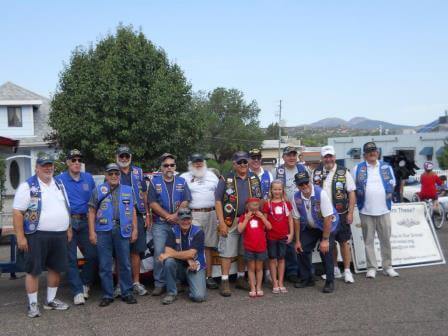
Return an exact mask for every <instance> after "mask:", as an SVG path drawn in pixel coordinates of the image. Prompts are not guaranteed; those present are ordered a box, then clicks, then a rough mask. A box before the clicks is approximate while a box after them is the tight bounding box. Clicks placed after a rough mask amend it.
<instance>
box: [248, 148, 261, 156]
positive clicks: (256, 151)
mask: <svg viewBox="0 0 448 336" xmlns="http://www.w3.org/2000/svg"><path fill="white" fill-rule="evenodd" d="M249 156H250V157H254V156H260V157H261V150H260V149H258V148H253V149H251V150H250V151H249Z"/></svg>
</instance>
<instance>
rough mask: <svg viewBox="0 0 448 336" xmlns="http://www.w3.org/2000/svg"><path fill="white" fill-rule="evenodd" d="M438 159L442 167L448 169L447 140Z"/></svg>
mask: <svg viewBox="0 0 448 336" xmlns="http://www.w3.org/2000/svg"><path fill="white" fill-rule="evenodd" d="M437 161H438V162H439V167H440V169H443V170H445V169H448V143H447V142H446V141H445V145H444V146H443V152H442V154H441V155H439V156H438V157H437Z"/></svg>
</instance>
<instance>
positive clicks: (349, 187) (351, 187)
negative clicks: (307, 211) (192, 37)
mask: <svg viewBox="0 0 448 336" xmlns="http://www.w3.org/2000/svg"><path fill="white" fill-rule="evenodd" d="M336 168H337V165H334V167H333V168H332V169H331V170H329V171H328V174H327V176H326V177H325V180H324V183H323V189H324V190H325V192H326V193H327V195H328V197H329V198H330V202H333V177H334V174H335V173H336ZM323 169H324V171H326V170H325V167H324V168H323ZM345 180H346V184H345V190H346V191H347V192H351V191H355V190H356V184H355V181H354V180H353V177H352V175H351V174H350V172H349V171H348V170H346V171H345Z"/></svg>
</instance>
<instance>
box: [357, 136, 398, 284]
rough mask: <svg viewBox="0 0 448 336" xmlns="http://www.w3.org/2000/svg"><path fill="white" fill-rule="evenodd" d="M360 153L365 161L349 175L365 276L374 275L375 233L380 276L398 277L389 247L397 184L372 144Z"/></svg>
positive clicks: (390, 168)
mask: <svg viewBox="0 0 448 336" xmlns="http://www.w3.org/2000/svg"><path fill="white" fill-rule="evenodd" d="M363 151H364V160H365V161H363V162H360V163H359V164H357V165H356V166H355V167H354V168H353V170H352V172H353V177H354V179H355V183H356V199H357V203H358V210H359V215H360V217H361V228H362V235H363V238H364V244H365V250H366V262H367V274H366V277H367V278H371V279H373V278H375V276H376V269H377V262H376V255H375V232H376V233H377V234H378V239H379V241H380V247H381V260H382V264H383V265H382V266H383V273H384V274H385V275H386V276H389V277H398V276H399V274H398V273H397V272H396V271H395V270H394V269H393V267H392V255H391V254H392V250H391V244H390V236H391V223H390V210H391V207H392V194H393V192H394V188H395V183H396V182H395V176H394V172H393V169H392V167H391V166H390V165H389V164H387V163H385V162H383V161H380V160H378V159H379V151H378V148H377V146H376V144H375V143H374V142H367V143H365V144H364V146H363Z"/></svg>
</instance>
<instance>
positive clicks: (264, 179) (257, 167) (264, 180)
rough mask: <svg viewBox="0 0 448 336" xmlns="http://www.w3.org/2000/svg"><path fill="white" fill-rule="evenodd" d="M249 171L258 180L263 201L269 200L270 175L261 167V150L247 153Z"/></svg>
mask: <svg viewBox="0 0 448 336" xmlns="http://www.w3.org/2000/svg"><path fill="white" fill-rule="evenodd" d="M249 171H251V172H252V173H254V174H255V175H257V176H258V178H259V179H260V185H261V193H262V196H263V199H264V200H267V199H268V198H269V188H270V187H271V182H272V181H273V177H272V174H271V172H270V171H269V170H264V169H263V167H262V166H261V150H259V149H258V148H254V149H251V150H250V151H249Z"/></svg>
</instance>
